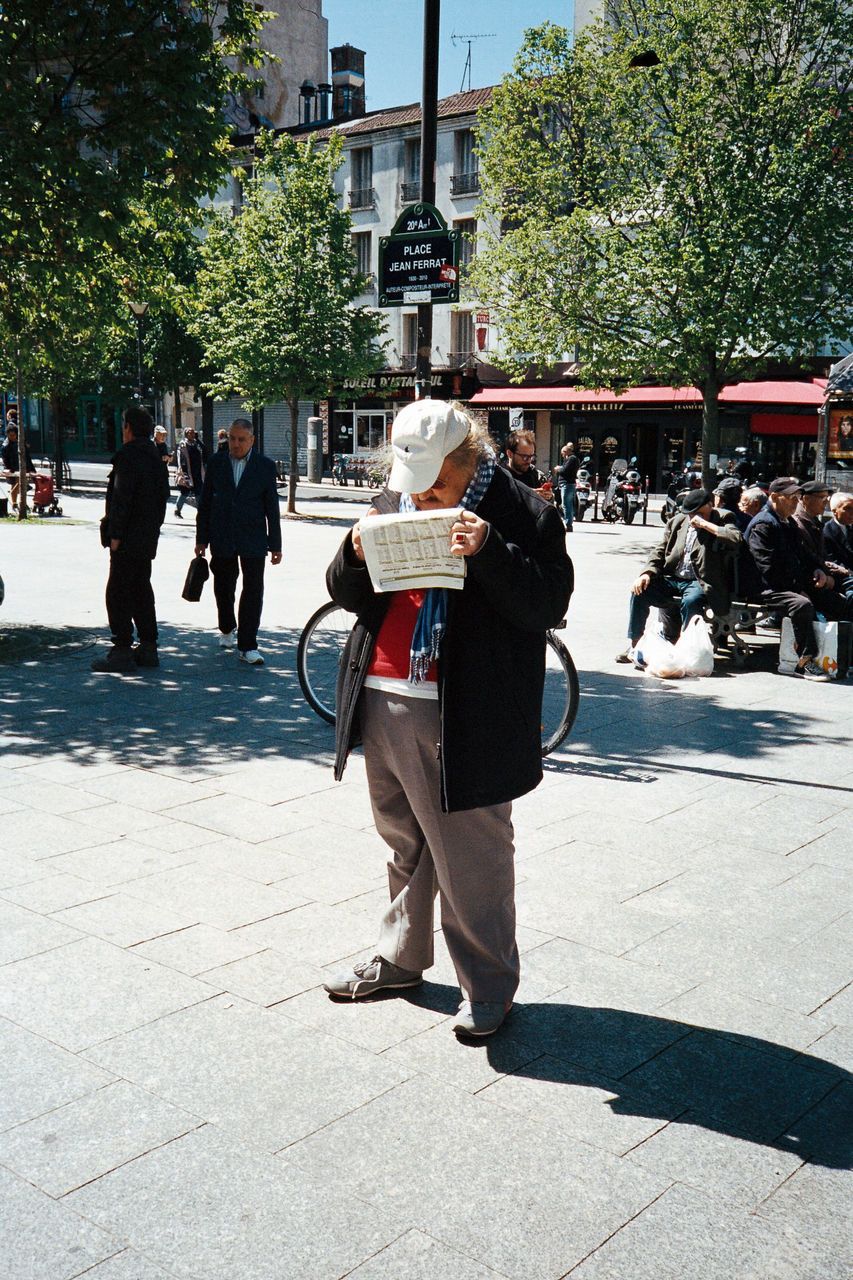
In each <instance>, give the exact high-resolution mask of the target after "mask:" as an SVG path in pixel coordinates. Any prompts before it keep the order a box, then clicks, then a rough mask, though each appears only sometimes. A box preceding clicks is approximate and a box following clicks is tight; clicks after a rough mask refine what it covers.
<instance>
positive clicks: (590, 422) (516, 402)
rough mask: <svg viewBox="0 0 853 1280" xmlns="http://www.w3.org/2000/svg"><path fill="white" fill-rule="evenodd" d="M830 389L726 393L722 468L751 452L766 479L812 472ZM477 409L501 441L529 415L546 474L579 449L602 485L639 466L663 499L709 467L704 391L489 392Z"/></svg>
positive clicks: (769, 386)
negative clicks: (614, 470) (565, 451)
mask: <svg viewBox="0 0 853 1280" xmlns="http://www.w3.org/2000/svg"><path fill="white" fill-rule="evenodd" d="M825 385H826V384H825V380H824V379H820V378H812V379H809V380H808V381H793V380H792V381H785V380H782V379H780V380H778V381H764V382H741V383H733V384H732V385H730V386H727V387H724V388H723V389H722V391H721V393H720V404H719V421H720V451H719V454H718V461H719V462H720V463H721V464H722V463H724V461H725V460H727V459H729V458H733V457H734V455H735V450H736V449H739V448H741V449H743V448H745V449H747V450H748V451H749V454H750V456H751V457H752V458H753V460H754V462H755V464H756V470H757V472H759V473H761V474H766V475H767V476H768V477H772V476H774V475H783V474H794V475H808V474H810V473H812V472H813V470H814V446H815V443H816V439H817V421H818V420H817V410H818V407H819V406H820V405H821V404H822V403H823V397H824V388H825ZM471 407H472V408H479V409H481V410H485V411H487V412H488V415H489V427H490V430H491V432H492V435H493V436H494V437H495V438H496V439H497V440H501V439H502V438H504V437H505V435H506V432H507V430H509V426H510V425H511V424H512V422H513V419H514V418H516V417H520V416H521V415H522V414H523V422H524V426H525V427H529V428H530V429H532V430H534V431H535V434H536V451H537V465H538V466H539V467H540V468H541V469H542V470H548V469H550V468H551V467H553V466H555V465H556V463H557V461H558V459H559V456H560V449H561V447H562V445H563V444H565V443H566V442H567V441H571V442H572V443H573V444H574V446H575V450H576V453H577V455H578V457H579V458H580V459H581V460H582V461H583V460H584V459H586V458H589V469H590V470H591V472H592V473H593V476H595V475H596V474H597V475H598V476H599V477H600V479H601V482H602V483H603V480H604V477H605V476H607V474H608V473H609V471H610V467H611V464H612V462H613V459H614V458H625V459H628V460H630V459H636V466H637V469H638V470H639V472H640V474H641V476H643V477H644V478H645V477H648V481H649V486H650V488H651V489H652V490H653V491H658V492H660V491H662V490H663V489H664V488H665V487H666V485H667V483H668V482H669V476H670V474H671V473H672V472H678V471H680V470H681V469H682V468H683V467H684V466H685V465H690V464H693V463H694V462H696V461H697V460H699V459H701V442H702V397H701V395H700V393H699V391H698V390H697V389H696V388H695V387H632V388H630V389H629V390H628V391H625V392H622V393H621V394H616V393H614V392H611V391H582V390H580V389H578V388H576V387H565V386H563V387H548V386H545V387H541V386H539V387H535V386H525V387H487V388H483V389H481V390H480V391H478V392H477V393H476V394H475V395H474V396H472V397H471Z"/></svg>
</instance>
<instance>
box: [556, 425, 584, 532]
mask: <svg viewBox="0 0 853 1280" xmlns="http://www.w3.org/2000/svg"><path fill="white" fill-rule="evenodd" d="M560 459H561V461H560V465H559V466H558V467H555V468H554V478H555V480H556V481H557V485H558V488H559V490H560V503H561V506H562V508H563V520H564V521H565V525H566V532H567V533H572V532H574V522H575V485H576V482H577V478H578V469H579V467H580V462H579V461H578V459H577V456H576V454H575V446H574V445H573V444H572V442H571V440H569V441H567V442H566V444H564V445H563V447H562V449H561V450H560Z"/></svg>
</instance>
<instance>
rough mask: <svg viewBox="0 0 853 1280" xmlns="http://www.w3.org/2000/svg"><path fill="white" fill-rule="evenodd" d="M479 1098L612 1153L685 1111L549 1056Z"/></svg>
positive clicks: (621, 1152) (506, 1077)
mask: <svg viewBox="0 0 853 1280" xmlns="http://www.w3.org/2000/svg"><path fill="white" fill-rule="evenodd" d="M405 1047H406V1046H404V1048H405ZM519 1047H520V1046H519ZM480 1097H482V1098H483V1099H484V1100H485V1101H486V1102H494V1103H496V1104H497V1105H498V1106H501V1107H507V1108H508V1109H509V1110H511V1111H517V1112H519V1113H521V1114H523V1115H527V1116H530V1118H531V1119H534V1120H537V1121H538V1122H539V1123H541V1124H547V1125H549V1126H550V1127H551V1128H553V1129H554V1130H555V1131H556V1132H558V1133H563V1134H565V1135H567V1136H568V1137H570V1138H572V1139H573V1140H574V1141H576V1142H586V1143H588V1144H589V1145H590V1146H592V1147H597V1148H599V1149H601V1150H603V1151H609V1152H612V1153H613V1154H614V1155H624V1154H625V1153H626V1152H628V1151H630V1150H631V1148H632V1147H635V1146H636V1145H637V1144H638V1143H640V1142H643V1141H644V1139H646V1138H648V1137H649V1136H650V1135H651V1134H653V1133H655V1132H656V1131H657V1130H658V1129H660V1127H661V1126H662V1125H664V1124H666V1121H667V1119H668V1118H670V1117H671V1116H674V1115H677V1114H678V1113H679V1112H680V1110H681V1108H680V1106H679V1104H678V1103H677V1102H673V1103H672V1105H671V1106H666V1105H664V1106H661V1105H660V1103H659V1102H653V1101H652V1099H650V1098H643V1097H642V1096H640V1095H637V1096H632V1093H631V1091H630V1090H629V1089H626V1088H624V1087H623V1086H622V1085H620V1084H619V1083H618V1082H617V1081H614V1080H609V1079H608V1078H607V1077H606V1076H605V1075H604V1074H603V1073H601V1072H595V1071H590V1070H589V1069H585V1068H582V1067H576V1066H573V1065H572V1064H571V1063H569V1062H566V1061H561V1060H560V1059H558V1058H554V1057H551V1056H549V1055H548V1054H544V1055H542V1056H541V1057H537V1058H535V1059H533V1060H532V1061H530V1062H527V1063H525V1064H523V1065H520V1066H517V1067H513V1068H512V1069H511V1070H510V1071H509V1072H508V1073H507V1074H505V1075H504V1076H502V1077H501V1078H500V1079H498V1080H497V1081H496V1082H495V1083H493V1084H490V1085H489V1087H488V1088H484V1089H483V1090H482V1092H481V1093H480Z"/></svg>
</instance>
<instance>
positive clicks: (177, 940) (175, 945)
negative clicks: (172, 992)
mask: <svg viewBox="0 0 853 1280" xmlns="http://www.w3.org/2000/svg"><path fill="white" fill-rule="evenodd" d="M133 950H134V952H135V954H137V955H140V956H146V957H147V958H148V959H149V960H156V962H157V964H162V965H165V966H166V968H168V969H177V970H178V972H179V973H186V974H189V976H190V977H192V978H197V977H198V975H199V974H201V973H204V971H205V970H206V969H215V968H217V967H218V966H219V965H226V964H230V963H231V961H233V960H243V959H245V957H246V956H249V955H254V954H256V951H257V950H260V948H255V947H254V946H253V945H252V944H251V943H248V942H246V941H244V940H243V941H241V940H240V938H239V936H237V935H235V934H233V933H228V932H226V930H224V929H214V928H213V926H212V925H209V924H195V925H192V926H190V928H188V929H178V930H177V931H176V932H175V933H168V934H165V935H164V936H163V937H162V938H154V939H152V941H151V942H141V943H139V944H138V945H137V946H135V947H134V948H133Z"/></svg>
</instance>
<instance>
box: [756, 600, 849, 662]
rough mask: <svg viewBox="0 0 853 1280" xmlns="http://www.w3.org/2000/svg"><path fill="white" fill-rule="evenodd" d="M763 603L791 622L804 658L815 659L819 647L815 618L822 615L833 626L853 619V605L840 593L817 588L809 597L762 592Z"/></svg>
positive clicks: (800, 653)
mask: <svg viewBox="0 0 853 1280" xmlns="http://www.w3.org/2000/svg"><path fill="white" fill-rule="evenodd" d="M761 599H762V602H763V603H765V604H770V605H773V606H774V607H775V608H777V609H778V611H779V612H780V613H781V614H784V615H785V616H786V617H788V618H790V619H791V626H792V627H793V628H794V643H795V644H796V646H797V653H798V654H799V655H800V657H801V658H802V657H809V658H813V657H814V656H815V654H816V653H817V650H818V646H817V641H816V639H815V633H814V626H813V623H814V621H815V615H816V614H817V613H818V612H819V613H822V614H823V616H824V617H825V618H826V619H827V620H828V621H830V622H844V621H849V620H850V619H853V601H850V600H848V599H847V598H846V597H845V596H843V595H842V594H841V592H840V591H831V590H828V589H827V588H826V587H815V588H814V589H813V590H812V591H811V593H810V594H809V595H805V594H802V593H800V592H798V591H762V593H761Z"/></svg>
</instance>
